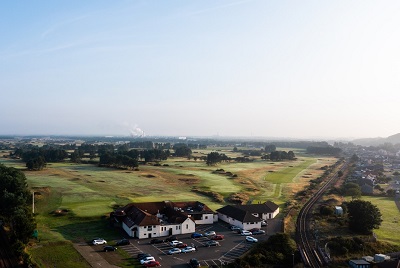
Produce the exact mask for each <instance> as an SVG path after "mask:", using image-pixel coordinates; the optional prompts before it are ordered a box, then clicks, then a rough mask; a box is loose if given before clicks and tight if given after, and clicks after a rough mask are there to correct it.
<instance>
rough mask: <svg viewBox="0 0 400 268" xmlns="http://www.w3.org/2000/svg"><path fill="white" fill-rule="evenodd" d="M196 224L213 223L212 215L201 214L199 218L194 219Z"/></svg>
mask: <svg viewBox="0 0 400 268" xmlns="http://www.w3.org/2000/svg"><path fill="white" fill-rule="evenodd" d="M195 222H196V224H213V222H214V215H213V214H212V213H210V214H203V215H201V220H195Z"/></svg>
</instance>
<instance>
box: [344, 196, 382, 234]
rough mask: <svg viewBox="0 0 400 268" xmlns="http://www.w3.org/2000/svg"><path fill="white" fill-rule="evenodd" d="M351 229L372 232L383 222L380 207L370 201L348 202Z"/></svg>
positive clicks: (365, 232) (358, 231)
mask: <svg viewBox="0 0 400 268" xmlns="http://www.w3.org/2000/svg"><path fill="white" fill-rule="evenodd" d="M347 211H348V218H349V229H350V230H352V231H354V232H357V233H361V234H371V233H372V230H373V229H378V228H379V226H380V225H381V223H382V214H381V212H380V210H379V208H378V207H377V206H375V205H373V204H372V203H371V202H369V201H363V200H353V201H351V202H349V203H347Z"/></svg>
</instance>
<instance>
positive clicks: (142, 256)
mask: <svg viewBox="0 0 400 268" xmlns="http://www.w3.org/2000/svg"><path fill="white" fill-rule="evenodd" d="M146 257H151V254H149V253H143V252H142V253H139V254H138V255H137V258H138V260H139V261H140V260H141V259H143V258H146Z"/></svg>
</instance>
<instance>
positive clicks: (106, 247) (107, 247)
mask: <svg viewBox="0 0 400 268" xmlns="http://www.w3.org/2000/svg"><path fill="white" fill-rule="evenodd" d="M116 250H117V248H116V247H113V246H104V248H103V251H105V252H109V251H116Z"/></svg>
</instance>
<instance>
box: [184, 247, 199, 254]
mask: <svg viewBox="0 0 400 268" xmlns="http://www.w3.org/2000/svg"><path fill="white" fill-rule="evenodd" d="M195 251H196V249H195V248H193V247H185V248H184V249H182V253H189V252H195Z"/></svg>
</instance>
